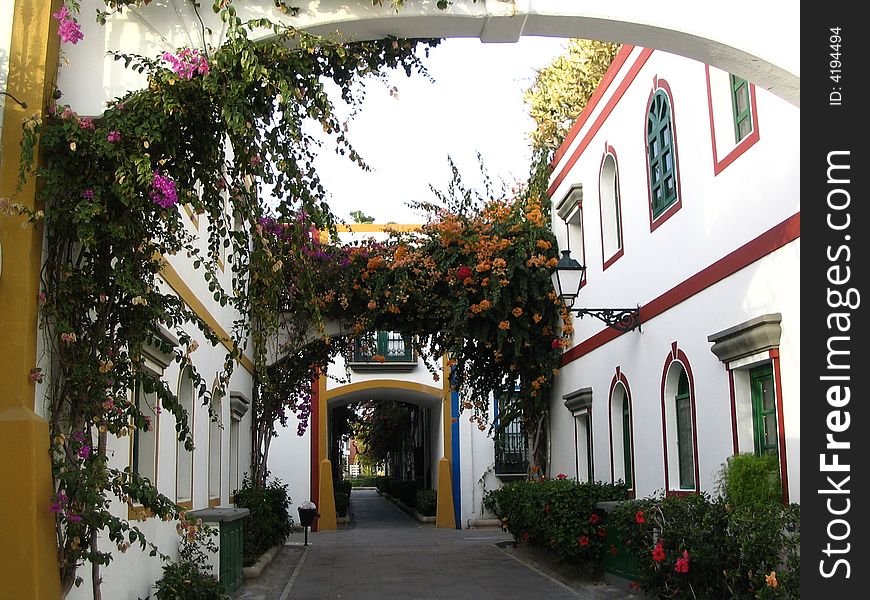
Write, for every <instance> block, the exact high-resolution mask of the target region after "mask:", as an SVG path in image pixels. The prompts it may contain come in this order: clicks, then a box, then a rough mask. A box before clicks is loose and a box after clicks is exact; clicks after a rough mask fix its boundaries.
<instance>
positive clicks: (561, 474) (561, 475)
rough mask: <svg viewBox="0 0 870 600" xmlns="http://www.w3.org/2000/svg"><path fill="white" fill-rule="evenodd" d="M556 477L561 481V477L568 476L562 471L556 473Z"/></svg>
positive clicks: (566, 477)
mask: <svg viewBox="0 0 870 600" xmlns="http://www.w3.org/2000/svg"><path fill="white" fill-rule="evenodd" d="M556 479H558V480H560V481H561V480H562V479H568V476H567V475H565V474H564V473H559V474H558V475H556Z"/></svg>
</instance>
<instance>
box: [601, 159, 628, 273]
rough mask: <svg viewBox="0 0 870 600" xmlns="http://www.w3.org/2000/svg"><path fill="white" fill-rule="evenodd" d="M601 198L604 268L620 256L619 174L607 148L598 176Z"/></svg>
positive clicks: (620, 213)
mask: <svg viewBox="0 0 870 600" xmlns="http://www.w3.org/2000/svg"><path fill="white" fill-rule="evenodd" d="M598 190H599V197H600V199H601V256H602V257H603V260H604V268H605V269H606V268H607V267H609V266H610V265H611V264H612V263H613V262H614V261H615V260H616V259H617V258H619V257H620V256H622V211H621V207H620V204H619V176H618V171H617V165H616V154H615V153H614V152H613V148H611V147H609V146H608V148H607V154H605V155H604V160H602V162H601V173H600V174H599V177H598Z"/></svg>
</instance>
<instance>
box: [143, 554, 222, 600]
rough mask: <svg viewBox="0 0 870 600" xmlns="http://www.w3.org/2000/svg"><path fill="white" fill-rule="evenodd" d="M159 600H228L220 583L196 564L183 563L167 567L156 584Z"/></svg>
mask: <svg viewBox="0 0 870 600" xmlns="http://www.w3.org/2000/svg"><path fill="white" fill-rule="evenodd" d="M155 587H156V588H157V590H156V591H155V592H154V597H155V598H157V600H226V599H227V598H229V596H227V595H226V593H224V588H223V586H221V584H220V582H219V581H218V580H217V579H216V578H215V577H214V576H213V575H210V574H208V573H204V572H202V571H201V570H200V569H199V568H198V567H197V566H196V564H195V563H192V562H189V561H181V562H177V563H172V564H168V565H165V566H164V567H163V576H162V577H161V578H160V579H159V580H157V583H156V584H155Z"/></svg>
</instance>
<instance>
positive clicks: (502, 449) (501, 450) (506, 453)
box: [495, 421, 529, 480]
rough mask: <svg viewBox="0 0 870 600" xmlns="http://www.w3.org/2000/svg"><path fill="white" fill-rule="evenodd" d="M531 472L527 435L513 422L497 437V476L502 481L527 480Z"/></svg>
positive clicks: (520, 426) (497, 434)
mask: <svg viewBox="0 0 870 600" xmlns="http://www.w3.org/2000/svg"><path fill="white" fill-rule="evenodd" d="M528 470H529V460H528V455H527V453H526V435H525V433H524V432H523V430H522V425H521V424H520V423H518V422H516V421H515V422H513V423H510V424H509V425H507V426H506V427H505V428H504V430H502V431H500V432H498V433H496V436H495V475H496V477H498V478H499V479H502V480H511V479H525V478H526V475H527V474H528Z"/></svg>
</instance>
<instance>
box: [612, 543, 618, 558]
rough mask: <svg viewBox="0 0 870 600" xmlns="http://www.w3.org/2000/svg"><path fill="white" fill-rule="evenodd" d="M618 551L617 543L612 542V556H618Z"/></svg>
mask: <svg viewBox="0 0 870 600" xmlns="http://www.w3.org/2000/svg"><path fill="white" fill-rule="evenodd" d="M618 552H619V551H618V550H617V549H616V544H610V556H616V555H617V553H618Z"/></svg>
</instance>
